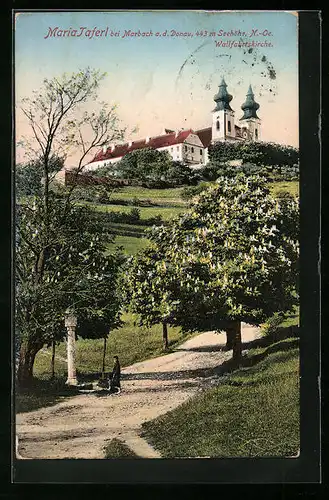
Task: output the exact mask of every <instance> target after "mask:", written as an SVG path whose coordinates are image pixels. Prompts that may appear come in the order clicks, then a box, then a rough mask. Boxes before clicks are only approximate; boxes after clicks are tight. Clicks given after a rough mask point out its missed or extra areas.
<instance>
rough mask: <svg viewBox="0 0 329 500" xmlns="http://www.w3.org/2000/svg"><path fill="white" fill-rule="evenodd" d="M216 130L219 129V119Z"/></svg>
mask: <svg viewBox="0 0 329 500" xmlns="http://www.w3.org/2000/svg"><path fill="white" fill-rule="evenodd" d="M216 130H219V120H217V122H216Z"/></svg>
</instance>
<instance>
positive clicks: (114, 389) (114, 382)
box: [110, 356, 121, 394]
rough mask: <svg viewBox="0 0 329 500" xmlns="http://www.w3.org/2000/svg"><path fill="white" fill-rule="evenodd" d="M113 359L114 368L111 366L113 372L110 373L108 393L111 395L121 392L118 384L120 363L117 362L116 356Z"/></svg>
mask: <svg viewBox="0 0 329 500" xmlns="http://www.w3.org/2000/svg"><path fill="white" fill-rule="evenodd" d="M113 359H114V366H113V371H112V376H111V381H110V392H111V393H116V394H119V393H120V392H121V384H120V378H121V368H120V362H119V358H118V356H113Z"/></svg>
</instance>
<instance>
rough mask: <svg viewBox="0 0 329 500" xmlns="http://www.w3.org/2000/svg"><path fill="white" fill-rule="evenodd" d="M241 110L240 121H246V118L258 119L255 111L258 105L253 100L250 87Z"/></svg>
mask: <svg viewBox="0 0 329 500" xmlns="http://www.w3.org/2000/svg"><path fill="white" fill-rule="evenodd" d="M241 109H242V111H243V117H242V118H240V120H246V119H247V118H258V116H257V110H258V109H259V104H258V103H257V102H256V101H255V99H254V93H253V91H252V88H251V85H249V89H248V93H247V96H246V100H245V102H244V103H243V104H242V106H241Z"/></svg>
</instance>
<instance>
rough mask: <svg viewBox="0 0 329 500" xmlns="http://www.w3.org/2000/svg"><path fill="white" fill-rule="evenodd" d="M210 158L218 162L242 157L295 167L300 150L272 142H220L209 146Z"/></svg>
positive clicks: (260, 162) (255, 161) (267, 163)
mask: <svg viewBox="0 0 329 500" xmlns="http://www.w3.org/2000/svg"><path fill="white" fill-rule="evenodd" d="M209 159H210V161H211V162H213V163H216V164H220V163H226V162H228V161H231V160H240V159H241V160H242V162H243V163H249V162H250V163H252V164H255V165H273V166H274V165H275V166H288V167H290V168H291V167H292V168H294V167H295V166H296V165H298V162H299V151H298V149H297V148H294V147H292V146H285V145H282V144H276V143H272V142H244V141H243V142H232V143H230V142H219V143H216V144H213V145H211V146H210V147H209Z"/></svg>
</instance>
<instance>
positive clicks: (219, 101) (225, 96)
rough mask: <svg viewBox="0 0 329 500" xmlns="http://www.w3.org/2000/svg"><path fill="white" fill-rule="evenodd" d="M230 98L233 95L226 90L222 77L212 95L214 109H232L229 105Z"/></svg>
mask: <svg viewBox="0 0 329 500" xmlns="http://www.w3.org/2000/svg"><path fill="white" fill-rule="evenodd" d="M232 99H233V97H232V96H231V94H229V93H228V92H227V85H226V83H225V80H224V78H223V79H222V82H221V84H220V85H219V88H218V92H217V94H216V95H215V96H214V101H215V103H216V108H215V109H214V111H222V110H224V109H227V110H229V111H232V108H231V106H230V102H231V101H232Z"/></svg>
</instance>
